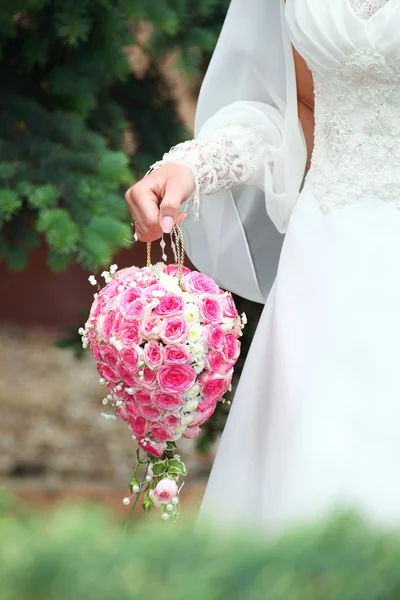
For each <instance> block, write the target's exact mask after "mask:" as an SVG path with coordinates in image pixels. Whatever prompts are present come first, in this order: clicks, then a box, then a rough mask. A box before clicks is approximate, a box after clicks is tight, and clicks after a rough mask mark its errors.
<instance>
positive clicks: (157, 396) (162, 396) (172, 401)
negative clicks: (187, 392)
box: [153, 390, 184, 410]
mask: <svg viewBox="0 0 400 600" xmlns="http://www.w3.org/2000/svg"><path fill="white" fill-rule="evenodd" d="M153 400H154V402H155V403H156V404H157V406H159V407H160V408H163V409H166V410H176V409H177V408H179V407H180V406H182V404H183V403H184V399H183V398H182V397H181V396H178V394H166V393H165V392H163V391H162V390H156V391H155V392H154V395H153Z"/></svg>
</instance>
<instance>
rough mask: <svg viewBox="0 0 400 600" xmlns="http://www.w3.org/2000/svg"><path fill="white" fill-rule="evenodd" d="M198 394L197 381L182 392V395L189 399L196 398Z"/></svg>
mask: <svg viewBox="0 0 400 600" xmlns="http://www.w3.org/2000/svg"><path fill="white" fill-rule="evenodd" d="M199 394H200V386H199V384H198V383H195V384H194V385H192V387H191V388H190V389H189V390H188V391H187V392H185V393H184V397H185V398H188V400H190V399H191V398H196V396H198V395H199Z"/></svg>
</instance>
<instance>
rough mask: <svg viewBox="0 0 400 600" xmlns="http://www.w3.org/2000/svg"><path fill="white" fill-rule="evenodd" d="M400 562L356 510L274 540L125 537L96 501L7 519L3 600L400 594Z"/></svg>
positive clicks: (389, 539) (391, 597)
mask: <svg viewBox="0 0 400 600" xmlns="http://www.w3.org/2000/svg"><path fill="white" fill-rule="evenodd" d="M0 507H1V503H0ZM232 528H235V529H236V524H232ZM399 560H400V536H399V535H397V534H396V535H391V534H382V533H378V532H376V531H373V530H372V529H371V528H369V527H367V526H366V525H365V524H363V523H362V522H361V521H359V520H358V519H357V518H355V517H351V516H345V517H338V518H336V519H333V520H331V521H329V522H328V523H326V524H324V525H321V526H314V527H309V528H306V529H304V530H302V531H298V532H297V533H294V534H292V535H288V536H286V537H285V538H283V539H281V540H279V541H277V542H275V543H273V544H267V543H266V542H265V541H263V540H262V539H261V538H260V537H258V538H255V537H254V536H249V535H247V536H246V535H238V534H235V535H233V536H231V537H229V538H225V537H222V536H221V535H219V534H218V535H217V533H214V535H207V534H205V533H199V532H198V531H197V533H194V532H193V531H192V528H191V526H190V525H188V524H186V525H185V526H184V527H183V528H182V527H177V528H170V527H169V526H168V525H166V526H165V527H152V528H150V527H146V528H145V527H143V526H140V527H139V528H136V529H135V528H133V529H131V530H129V531H128V533H127V534H125V535H123V534H122V532H121V528H120V526H119V524H118V523H117V522H116V521H115V520H114V519H113V518H112V517H110V516H109V515H106V514H104V513H102V512H100V511H98V510H94V509H93V508H91V509H89V508H86V509H71V508H67V507H65V508H64V509H63V510H58V511H57V512H54V513H52V514H50V515H46V516H45V515H43V516H41V517H28V518H19V519H17V518H15V517H10V515H8V516H7V515H6V514H4V515H3V517H1V518H0V590H1V598H2V600H52V599H54V600H71V599H74V600H89V599H92V598H93V599H96V600H128V599H129V600H135V599H138V600H139V599H140V600H142V599H143V598H149V599H151V600H187V599H188V598H190V599H191V600H228V599H229V600H244V599H245V600H398V598H399V597H400V570H399V564H400V563H399Z"/></svg>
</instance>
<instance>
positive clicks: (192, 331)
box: [188, 323, 201, 343]
mask: <svg viewBox="0 0 400 600" xmlns="http://www.w3.org/2000/svg"><path fill="white" fill-rule="evenodd" d="M200 337H201V325H200V323H192V324H191V325H190V327H189V331H188V340H189V342H192V343H193V342H197V341H198V340H199V339H200Z"/></svg>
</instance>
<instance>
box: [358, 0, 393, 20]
mask: <svg viewBox="0 0 400 600" xmlns="http://www.w3.org/2000/svg"><path fill="white" fill-rule="evenodd" d="M349 1H350V4H351V6H352V8H353V10H354V12H355V14H356V15H357V16H358V17H360V19H363V20H364V21H368V19H370V18H371V17H372V16H373V15H374V14H375V13H376V12H378V10H379V9H380V8H382V6H384V5H385V4H386V3H387V2H388V1H389V0H349Z"/></svg>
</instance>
